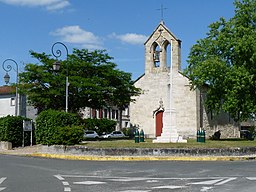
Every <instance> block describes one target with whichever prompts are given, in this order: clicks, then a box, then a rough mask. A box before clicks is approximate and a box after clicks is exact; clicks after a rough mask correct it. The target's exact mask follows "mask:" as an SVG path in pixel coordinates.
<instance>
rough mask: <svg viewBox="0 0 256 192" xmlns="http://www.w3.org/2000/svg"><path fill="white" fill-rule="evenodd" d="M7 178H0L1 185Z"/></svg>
mask: <svg viewBox="0 0 256 192" xmlns="http://www.w3.org/2000/svg"><path fill="white" fill-rule="evenodd" d="M6 178H7V177H2V178H0V185H1V184H2V183H3V182H4V180H5V179H6Z"/></svg>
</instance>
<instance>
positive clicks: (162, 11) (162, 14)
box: [157, 4, 167, 21]
mask: <svg viewBox="0 0 256 192" xmlns="http://www.w3.org/2000/svg"><path fill="white" fill-rule="evenodd" d="M166 9H167V8H165V7H163V4H161V8H160V9H157V10H158V11H161V20H162V21H163V17H164V10H166Z"/></svg>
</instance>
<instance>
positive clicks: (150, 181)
mask: <svg viewBox="0 0 256 192" xmlns="http://www.w3.org/2000/svg"><path fill="white" fill-rule="evenodd" d="M146 182H147V183H158V182H159V181H158V180H148V181H146Z"/></svg>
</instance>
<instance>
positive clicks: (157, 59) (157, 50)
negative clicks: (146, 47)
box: [152, 42, 161, 67]
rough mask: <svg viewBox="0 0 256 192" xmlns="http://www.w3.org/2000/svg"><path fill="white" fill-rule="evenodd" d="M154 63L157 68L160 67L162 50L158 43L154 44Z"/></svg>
mask: <svg viewBox="0 0 256 192" xmlns="http://www.w3.org/2000/svg"><path fill="white" fill-rule="evenodd" d="M152 48H153V62H154V66H155V67H159V66H160V53H161V49H160V47H159V46H158V44H157V43H156V42H154V43H153V47H152Z"/></svg>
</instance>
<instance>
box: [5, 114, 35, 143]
mask: <svg viewBox="0 0 256 192" xmlns="http://www.w3.org/2000/svg"><path fill="white" fill-rule="evenodd" d="M23 120H29V119H28V118H25V117H21V116H17V117H16V116H10V115H8V116H6V117H2V118H0V141H8V142H11V143H12V146H13V147H20V146H22V143H23ZM28 134H29V132H25V134H24V135H25V144H27V143H30V137H28V136H27V135H28ZM29 135H30V134H29Z"/></svg>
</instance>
